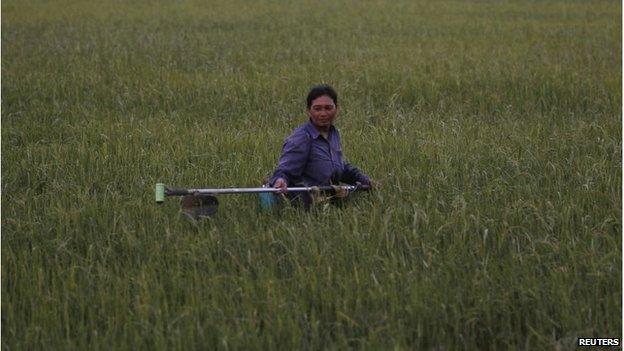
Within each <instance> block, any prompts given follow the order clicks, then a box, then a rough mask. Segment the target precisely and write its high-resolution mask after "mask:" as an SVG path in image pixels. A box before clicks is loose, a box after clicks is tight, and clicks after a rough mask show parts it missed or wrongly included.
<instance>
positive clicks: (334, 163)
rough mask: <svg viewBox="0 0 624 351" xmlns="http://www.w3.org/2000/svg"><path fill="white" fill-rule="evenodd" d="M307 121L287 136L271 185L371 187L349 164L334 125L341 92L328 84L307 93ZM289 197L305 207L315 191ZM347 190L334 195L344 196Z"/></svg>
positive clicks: (283, 188) (269, 182) (338, 109)
mask: <svg viewBox="0 0 624 351" xmlns="http://www.w3.org/2000/svg"><path fill="white" fill-rule="evenodd" d="M306 103H307V108H306V112H307V116H308V121H307V122H305V123H303V124H302V125H300V126H299V127H297V128H296V129H295V130H294V131H293V132H292V134H290V136H288V137H287V138H286V141H285V142H284V145H283V147H282V155H281V157H280V158H279V161H278V164H277V168H276V169H275V171H274V172H273V175H272V176H271V178H270V179H269V181H268V186H271V187H275V188H279V189H282V193H283V194H286V193H287V187H301V186H306V187H307V186H327V185H339V184H341V183H344V184H349V185H358V186H361V185H366V186H368V187H370V186H371V179H370V178H369V176H368V175H366V174H365V173H364V172H362V171H361V170H360V169H358V168H357V167H354V166H353V165H351V164H350V163H348V162H347V161H346V160H345V158H344V155H343V152H342V146H341V142H340V133H339V132H338V129H336V127H335V126H334V122H335V120H336V118H337V117H338V113H339V111H340V108H339V106H338V94H337V93H336V91H335V90H334V89H333V88H332V87H331V86H329V85H325V84H323V85H317V86H315V87H313V88H312V89H311V90H310V92H309V93H308V96H307V99H306ZM287 195H288V198H289V199H290V200H291V201H292V200H296V201H297V202H303V205H304V206H305V207H306V208H309V206H310V204H311V203H312V202H313V201H314V200H315V198H314V196H313V195H314V194H308V193H296V194H287ZM347 195H348V193H347V192H346V191H338V192H336V194H335V197H338V198H345V197H346V196H347Z"/></svg>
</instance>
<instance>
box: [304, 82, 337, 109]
mask: <svg viewBox="0 0 624 351" xmlns="http://www.w3.org/2000/svg"><path fill="white" fill-rule="evenodd" d="M323 95H327V96H329V97H330V98H331V99H332V100H333V101H334V105H336V107H338V94H336V91H335V90H334V88H332V87H331V86H329V85H327V84H321V85H317V86H314V87H312V89H310V92H309V93H308V98H307V100H306V102H307V107H308V110H309V109H310V107H312V101H314V100H315V99H316V98H318V97H319V96H323Z"/></svg>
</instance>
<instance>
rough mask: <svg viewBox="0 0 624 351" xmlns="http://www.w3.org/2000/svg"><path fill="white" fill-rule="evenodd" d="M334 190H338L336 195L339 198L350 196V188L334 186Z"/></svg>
mask: <svg viewBox="0 0 624 351" xmlns="http://www.w3.org/2000/svg"><path fill="white" fill-rule="evenodd" d="M334 191H335V192H336V195H335V196H336V197H337V198H339V199H344V198H346V197H347V196H349V190H347V189H346V188H343V187H340V186H334Z"/></svg>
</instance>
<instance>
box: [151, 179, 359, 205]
mask: <svg viewBox="0 0 624 351" xmlns="http://www.w3.org/2000/svg"><path fill="white" fill-rule="evenodd" d="M287 189H288V191H289V192H312V191H333V190H336V189H339V190H347V191H354V190H357V189H362V190H367V189H368V186H354V185H337V186H318V187H315V186H308V187H292V188H287ZM281 191H282V189H279V188H221V189H176V188H167V187H166V186H165V185H164V184H162V183H158V184H156V202H158V203H161V202H163V201H165V196H185V195H219V194H250V193H278V192H281Z"/></svg>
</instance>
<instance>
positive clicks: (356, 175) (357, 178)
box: [341, 162, 370, 185]
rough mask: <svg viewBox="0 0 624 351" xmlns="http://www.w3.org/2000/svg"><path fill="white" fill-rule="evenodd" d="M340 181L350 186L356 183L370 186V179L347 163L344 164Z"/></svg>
mask: <svg viewBox="0 0 624 351" xmlns="http://www.w3.org/2000/svg"><path fill="white" fill-rule="evenodd" d="M341 181H342V182H343V183H347V184H351V185H354V184H355V183H357V182H360V183H362V184H363V185H370V178H369V177H368V176H367V175H366V174H364V172H362V171H361V170H360V169H359V168H357V167H354V166H352V165H351V164H350V163H348V162H345V163H344V168H343V170H342V179H341Z"/></svg>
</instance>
